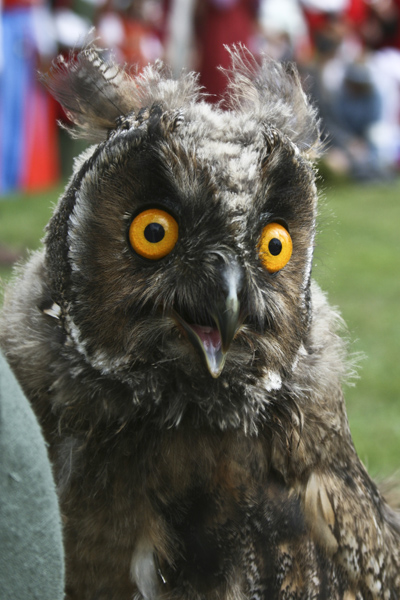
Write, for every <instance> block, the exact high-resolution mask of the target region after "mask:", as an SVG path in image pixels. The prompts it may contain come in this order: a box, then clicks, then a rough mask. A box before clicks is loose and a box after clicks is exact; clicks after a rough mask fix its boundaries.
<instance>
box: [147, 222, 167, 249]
mask: <svg viewBox="0 0 400 600" xmlns="http://www.w3.org/2000/svg"><path fill="white" fill-rule="evenodd" d="M164 235H165V229H164V227H163V226H162V225H160V223H149V224H148V225H147V227H146V229H145V230H144V237H145V238H146V240H147V241H148V242H151V243H152V244H157V242H161V240H162V239H163V237H164Z"/></svg>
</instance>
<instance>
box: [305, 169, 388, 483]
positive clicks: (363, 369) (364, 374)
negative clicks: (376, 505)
mask: <svg viewBox="0 0 400 600" xmlns="http://www.w3.org/2000/svg"><path fill="white" fill-rule="evenodd" d="M320 212H321V218H320V230H321V232H320V234H319V236H318V239H317V247H316V251H315V261H314V264H315V268H314V277H315V278H316V280H317V281H318V282H319V283H320V285H321V287H322V288H323V289H325V290H326V291H328V293H329V299H330V301H331V303H332V304H335V305H337V306H338V307H339V308H340V311H341V313H342V315H343V317H344V319H345V321H346V323H347V326H348V330H349V336H350V339H351V341H352V343H351V346H350V348H351V351H353V352H362V353H363V354H364V355H365V358H364V360H362V361H361V362H360V369H359V376H360V378H359V379H358V380H356V382H355V384H356V385H355V387H347V388H346V390H345V392H346V399H347V408H348V415H349V420H350V426H351V430H352V434H353V439H354V442H355V445H356V448H357V450H358V453H359V455H360V457H361V458H362V460H363V461H364V462H365V463H366V465H367V466H368V468H369V471H370V472H371V473H372V474H373V475H377V474H378V473H379V474H382V473H383V474H390V473H391V472H393V471H395V470H396V469H399V468H400V367H399V359H400V310H399V305H400V302H399V299H400V236H399V225H400V180H397V181H395V182H393V183H391V184H390V185H371V184H369V185H368V186H367V185H356V184H344V183H341V184H340V183H338V184H336V185H329V186H328V185H327V186H326V191H325V198H323V206H322V208H321V210H320Z"/></svg>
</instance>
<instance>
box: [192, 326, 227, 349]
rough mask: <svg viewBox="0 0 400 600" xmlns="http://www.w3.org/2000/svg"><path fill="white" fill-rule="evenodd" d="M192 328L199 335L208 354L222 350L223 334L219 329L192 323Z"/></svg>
mask: <svg viewBox="0 0 400 600" xmlns="http://www.w3.org/2000/svg"><path fill="white" fill-rule="evenodd" d="M191 328H192V329H193V331H194V332H195V333H197V335H198V336H199V338H200V340H201V342H202V344H203V346H204V350H205V351H206V352H207V354H211V355H214V354H216V353H217V352H218V350H221V335H220V333H219V331H218V329H213V328H212V327H207V326H205V325H191Z"/></svg>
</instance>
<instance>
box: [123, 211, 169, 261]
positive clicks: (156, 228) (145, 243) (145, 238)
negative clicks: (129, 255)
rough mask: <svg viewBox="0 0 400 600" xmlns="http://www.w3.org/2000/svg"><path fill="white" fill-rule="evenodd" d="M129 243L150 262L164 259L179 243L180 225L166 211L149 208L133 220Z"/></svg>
mask: <svg viewBox="0 0 400 600" xmlns="http://www.w3.org/2000/svg"><path fill="white" fill-rule="evenodd" d="M129 241H130V243H131V246H132V248H133V249H134V250H135V252H137V253H138V254H140V256H143V257H144V258H149V259H150V260H157V259H159V258H163V257H164V256H166V255H167V254H169V253H170V252H171V250H172V249H173V247H174V246H175V244H176V242H177V241H178V223H177V222H176V221H175V219H174V217H172V216H171V215H170V214H169V213H167V212H165V210H161V209H159V208H149V209H148V210H144V211H143V212H141V213H139V214H138V215H137V216H136V217H135V218H134V219H133V221H132V223H131V225H130V227H129Z"/></svg>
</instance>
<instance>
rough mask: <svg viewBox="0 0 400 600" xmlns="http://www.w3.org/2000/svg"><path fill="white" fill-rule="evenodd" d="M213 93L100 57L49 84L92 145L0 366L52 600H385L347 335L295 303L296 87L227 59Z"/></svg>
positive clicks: (90, 52) (392, 576)
mask: <svg viewBox="0 0 400 600" xmlns="http://www.w3.org/2000/svg"><path fill="white" fill-rule="evenodd" d="M227 75H228V77H229V81H230V87H229V101H230V110H229V111H225V112H224V111H222V110H220V109H219V108H218V107H215V106H214V107H211V106H210V105H208V104H206V103H205V102H204V101H203V100H202V98H201V93H200V90H199V88H198V86H197V79H196V76H195V75H193V74H189V75H184V76H182V78H181V79H180V80H179V81H173V80H172V79H171V78H170V76H169V74H168V71H167V70H166V69H165V67H163V66H162V65H161V63H157V64H156V65H154V66H152V67H148V68H147V69H146V70H145V71H144V73H143V74H141V75H136V76H130V75H129V74H128V73H127V72H124V71H121V70H118V69H117V68H116V66H115V65H112V64H109V63H107V62H105V61H104V60H103V59H102V56H101V53H99V52H98V51H96V50H95V49H94V48H93V47H89V48H87V49H86V50H84V51H83V52H82V53H81V54H80V55H79V57H78V60H77V61H71V62H70V63H65V62H62V61H60V62H59V63H58V64H57V65H56V66H55V68H54V69H53V72H52V73H51V74H50V76H49V78H48V80H47V84H48V86H49V87H50V89H51V90H52V92H53V93H54V95H55V97H56V98H58V99H59V100H60V101H61V102H62V103H63V105H64V107H65V108H66V110H67V112H68V113H69V114H70V116H71V119H72V120H73V121H74V122H75V124H76V126H77V133H78V134H79V133H80V134H81V135H84V136H85V137H88V138H91V139H93V140H94V141H95V142H96V145H93V146H92V147H91V148H90V149H89V150H87V151H86V152H85V153H84V154H83V155H82V156H81V157H80V158H79V159H78V160H77V162H76V165H75V170H74V175H73V177H72V179H71V181H70V183H69V185H68V186H67V188H66V191H65V194H64V195H63V196H62V198H60V201H59V204H58V206H57V207H56V209H55V212H54V215H53V217H52V219H51V221H50V223H49V225H48V227H47V233H46V237H45V241H44V248H43V250H42V251H40V252H38V253H37V254H35V255H33V256H32V258H31V260H30V261H29V262H28V263H27V265H26V266H25V267H23V268H22V270H21V272H20V274H19V277H18V279H16V281H15V282H14V284H13V286H11V287H10V289H9V290H8V293H7V298H6V302H5V307H4V311H3V316H2V321H1V346H2V348H3V349H4V351H5V353H6V355H7V358H8V360H9V362H10V364H11V366H12V367H13V369H14V371H15V373H16V374H17V377H18V378H19V381H20V382H21V385H22V386H23V389H24V391H25V393H26V394H27V396H28V397H29V398H30V400H31V402H32V404H33V406H34V408H35V410H36V412H37V414H38V417H39V419H40V421H41V423H42V426H43V429H44V431H45V433H46V436H47V439H48V441H49V443H50V455H51V459H52V462H53V465H54V470H55V475H56V479H57V484H58V489H59V495H60V503H61V510H62V513H63V516H64V519H65V545H66V553H67V599H68V600H95V599H96V600H128V599H131V598H133V597H135V598H144V599H145V600H154V599H156V598H165V599H166V600H168V599H171V600H172V599H174V600H175V599H176V600H178V599H182V600H183V599H185V600H186V599H187V600H195V599H196V600H197V599H206V600H214V599H215V600H225V599H226V600H245V599H254V600H256V599H265V600H266V599H268V600H270V599H280V600H300V599H302V600H303V599H312V598H319V599H321V600H323V599H324V600H328V599H329V600H335V599H342V600H362V599H363V600H371V599H378V598H380V599H384V600H389V599H391V600H394V599H397V598H399V597H400V520H399V517H398V515H397V514H396V513H395V512H394V510H392V509H391V508H390V507H389V506H388V505H387V504H386V502H385V500H384V499H383V498H382V496H381V495H380V493H379V491H378V489H377V488H376V486H375V484H374V483H373V482H372V481H371V479H370V478H369V476H368V474H367V473H366V471H365V469H364V467H363V465H362V464H361V462H360V461H359V459H358V457H357V454H356V452H355V449H354V447H353V444H352V440H351V435H350V431H349V427H348V424H347V417H346V412H345V406H344V401H343V395H342V380H343V378H344V377H345V376H346V370H347V367H346V357H345V354H346V352H345V344H344V342H343V341H342V340H341V338H340V337H339V335H338V329H339V328H340V325H341V322H340V318H339V317H338V315H337V314H336V313H335V312H334V311H333V310H332V309H331V308H330V306H329V305H328V303H327V301H326V298H325V296H324V295H323V293H322V292H321V291H320V290H319V288H318V287H317V286H316V284H314V283H313V282H312V281H311V265H312V252H313V246H314V234H315V215H316V203H317V191H316V186H315V181H314V177H315V176H314V171H313V168H312V161H313V159H314V158H315V157H316V155H317V153H318V145H319V133H318V123H317V120H316V116H315V112H314V110H313V109H312V108H311V107H310V105H309V104H308V102H307V100H306V98H305V96H304V94H303V92H302V90H301V86H300V84H299V81H298V77H297V74H296V71H295V70H294V68H293V67H291V66H282V65H279V64H276V63H274V62H272V61H269V60H267V59H265V60H264V62H263V64H262V66H261V67H258V66H257V65H256V63H255V62H254V61H253V59H252V58H251V56H250V55H249V54H248V53H247V52H246V51H245V50H244V49H240V48H239V49H233V50H232V70H231V72H230V73H228V74H227ZM149 210H150V211H151V212H150V213H148V211H149ZM149 215H150V216H149ZM146 219H148V220H146ZM271 223H274V224H275V225H274V226H273V230H272V229H271ZM271 231H272V233H270V232H271ZM174 236H175V237H174ZM268 236H269V237H268ZM147 253H148V254H147ZM152 253H153V254H152ZM160 253H164V254H162V256H161V254H160ZM149 256H150V258H149Z"/></svg>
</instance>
